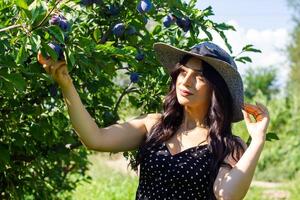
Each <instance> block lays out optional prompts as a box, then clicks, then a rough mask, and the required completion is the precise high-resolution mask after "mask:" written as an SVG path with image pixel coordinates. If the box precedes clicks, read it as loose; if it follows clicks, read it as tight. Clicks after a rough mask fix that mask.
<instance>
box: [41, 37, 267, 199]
mask: <svg viewBox="0 0 300 200" xmlns="http://www.w3.org/2000/svg"><path fill="white" fill-rule="evenodd" d="M154 50H155V52H156V54H157V58H158V60H159V61H160V62H161V63H162V65H163V66H164V67H166V69H167V71H168V72H169V73H170V76H171V85H170V90H169V92H168V94H167V95H166V97H165V100H164V102H163V112H162V113H150V114H146V115H142V116H140V117H138V118H135V119H133V120H130V121H128V122H124V123H122V124H114V125H111V126H109V127H105V128H99V127H98V126H97V124H96V123H95V122H94V120H93V119H92V117H91V116H90V115H89V113H88V112H87V111H86V109H85V108H84V106H83V105H82V103H81V101H80V98H79V96H78V93H77V92H76V89H75V88H74V85H73V84H72V79H71V77H70V76H69V74H68V71H67V68H66V65H65V62H64V61H58V62H55V63H54V62H53V61H52V60H45V59H44V58H43V57H42V56H41V54H40V53H39V54H38V60H39V62H40V63H41V64H43V67H44V68H45V70H46V71H47V72H48V73H49V74H51V75H52V76H53V78H54V79H55V80H56V81H57V82H58V83H59V85H60V87H61V89H62V91H63V96H64V99H65V102H66V104H67V106H68V112H69V115H70V118H71V122H72V125H73V127H74V128H75V130H76V133H77V134H78V136H79V137H80V139H81V141H82V142H83V144H85V146H86V147H87V148H89V149H93V150H97V151H102V152H121V151H129V150H134V149H138V154H137V157H136V162H135V163H134V169H135V170H137V168H138V166H140V169H139V170H140V173H139V186H138V188H137V191H136V199H138V200H145V199H149V200H151V199H172V200H173V199H205V200H206V199H230V200H235V199H242V198H243V197H244V196H245V195H246V193H247V191H248V189H249V186H250V183H251V180H252V178H253V174H254V171H255V167H256V165H257V162H258V159H259V156H260V154H261V151H262V149H263V146H264V143H265V138H266V136H265V135H266V130H267V126H268V123H269V113H268V110H267V108H266V107H265V106H264V105H262V104H258V103H257V104H256V105H252V104H246V103H244V102H243V83H242V79H241V77H240V74H239V73H238V71H237V67H236V64H235V62H234V60H233V59H232V57H231V56H230V55H229V54H228V53H227V52H225V51H224V50H223V49H222V48H220V47H219V46H218V45H216V44H214V43H211V42H203V43H200V44H198V45H195V46H194V47H193V48H192V49H191V50H190V51H185V50H181V49H178V48H176V47H174V46H171V45H168V44H164V43H156V44H155V45H154ZM250 115H252V116H253V117H254V119H255V120H254V121H253V120H251V118H250ZM243 119H244V120H245V122H246V126H247V130H248V132H249V134H250V136H251V138H252V141H251V143H250V145H249V147H247V146H246V144H245V142H244V141H243V140H242V139H241V138H239V137H238V136H235V135H234V134H233V133H232V130H231V125H232V123H234V122H238V121H241V120H243Z"/></svg>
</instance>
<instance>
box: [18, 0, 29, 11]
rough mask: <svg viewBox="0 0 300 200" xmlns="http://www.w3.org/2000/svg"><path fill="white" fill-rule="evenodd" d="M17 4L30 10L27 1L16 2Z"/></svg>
mask: <svg viewBox="0 0 300 200" xmlns="http://www.w3.org/2000/svg"><path fill="white" fill-rule="evenodd" d="M16 4H17V6H18V7H20V8H23V9H25V10H28V5H27V3H26V1H25V0H16Z"/></svg>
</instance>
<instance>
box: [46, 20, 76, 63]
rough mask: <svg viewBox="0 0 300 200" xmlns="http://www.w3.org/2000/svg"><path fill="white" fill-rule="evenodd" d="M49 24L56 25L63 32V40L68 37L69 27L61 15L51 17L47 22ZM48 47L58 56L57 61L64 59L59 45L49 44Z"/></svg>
mask: <svg viewBox="0 0 300 200" xmlns="http://www.w3.org/2000/svg"><path fill="white" fill-rule="evenodd" d="M49 24H50V25H57V26H58V27H59V28H60V29H61V30H62V31H63V32H64V37H65V39H66V38H67V37H68V35H67V32H68V31H70V28H71V26H70V23H69V22H68V20H67V19H66V18H65V17H64V16H63V15H61V14H55V15H53V16H52V17H51V19H50V20H49ZM48 45H49V47H50V48H52V49H53V50H54V51H55V52H56V54H57V56H58V60H63V59H64V54H63V49H62V47H61V45H59V44H57V43H56V42H50V43H49V44H48Z"/></svg>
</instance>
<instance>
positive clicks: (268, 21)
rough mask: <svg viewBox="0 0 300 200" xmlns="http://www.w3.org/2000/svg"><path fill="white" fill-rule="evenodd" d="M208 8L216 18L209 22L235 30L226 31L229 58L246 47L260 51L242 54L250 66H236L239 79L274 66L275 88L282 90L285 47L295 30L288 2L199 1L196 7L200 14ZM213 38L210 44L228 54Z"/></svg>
mask: <svg viewBox="0 0 300 200" xmlns="http://www.w3.org/2000/svg"><path fill="white" fill-rule="evenodd" d="M187 2H188V0H187ZM208 6H212V10H213V12H214V14H215V15H214V16H210V17H209V19H211V20H213V21H214V22H218V23H221V22H225V23H228V24H231V25H233V26H234V27H235V29H236V31H225V35H226V36H227V38H228V42H229V43H230V44H231V46H232V48H233V53H232V55H236V54H238V53H239V52H240V51H241V49H242V47H243V46H245V45H246V44H253V45H254V48H257V49H260V50H261V51H262V53H251V52H250V53H245V54H243V55H244V56H249V57H250V58H251V59H252V61H253V62H252V63H250V64H243V63H240V62H237V65H238V70H239V71H240V73H241V75H242V76H243V75H244V73H245V71H246V69H247V68H249V67H253V68H257V69H259V68H260V67H270V66H273V67H275V68H276V69H277V70H278V72H277V82H276V84H277V85H280V86H284V85H285V83H286V79H287V75H288V69H289V63H288V59H287V53H286V50H285V47H286V45H287V44H288V43H289V41H290V33H291V31H292V29H293V27H294V22H293V20H292V10H291V9H290V8H289V7H288V5H287V0H272V1H271V0H268V1H266V0H260V1H258V0H251V1H241V0H239V1H238V0H226V1H225V0H223V1H221V0H198V1H197V4H196V7H197V8H199V9H200V10H203V9H205V8H206V7H208ZM202 36H205V35H202ZM200 37H201V35H200ZM213 37H214V39H213V42H215V43H217V44H218V45H220V46H221V47H222V48H224V49H225V50H227V51H228V49H227V48H226V46H225V44H224V41H223V40H222V39H221V37H220V36H218V34H217V33H214V32H213Z"/></svg>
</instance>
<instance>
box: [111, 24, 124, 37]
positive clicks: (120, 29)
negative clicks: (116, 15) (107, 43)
mask: <svg viewBox="0 0 300 200" xmlns="http://www.w3.org/2000/svg"><path fill="white" fill-rule="evenodd" d="M124 31H125V24H123V23H118V24H116V25H115V26H114V27H113V29H112V32H113V34H114V35H116V36H117V37H120V36H122V35H123V34H124Z"/></svg>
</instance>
